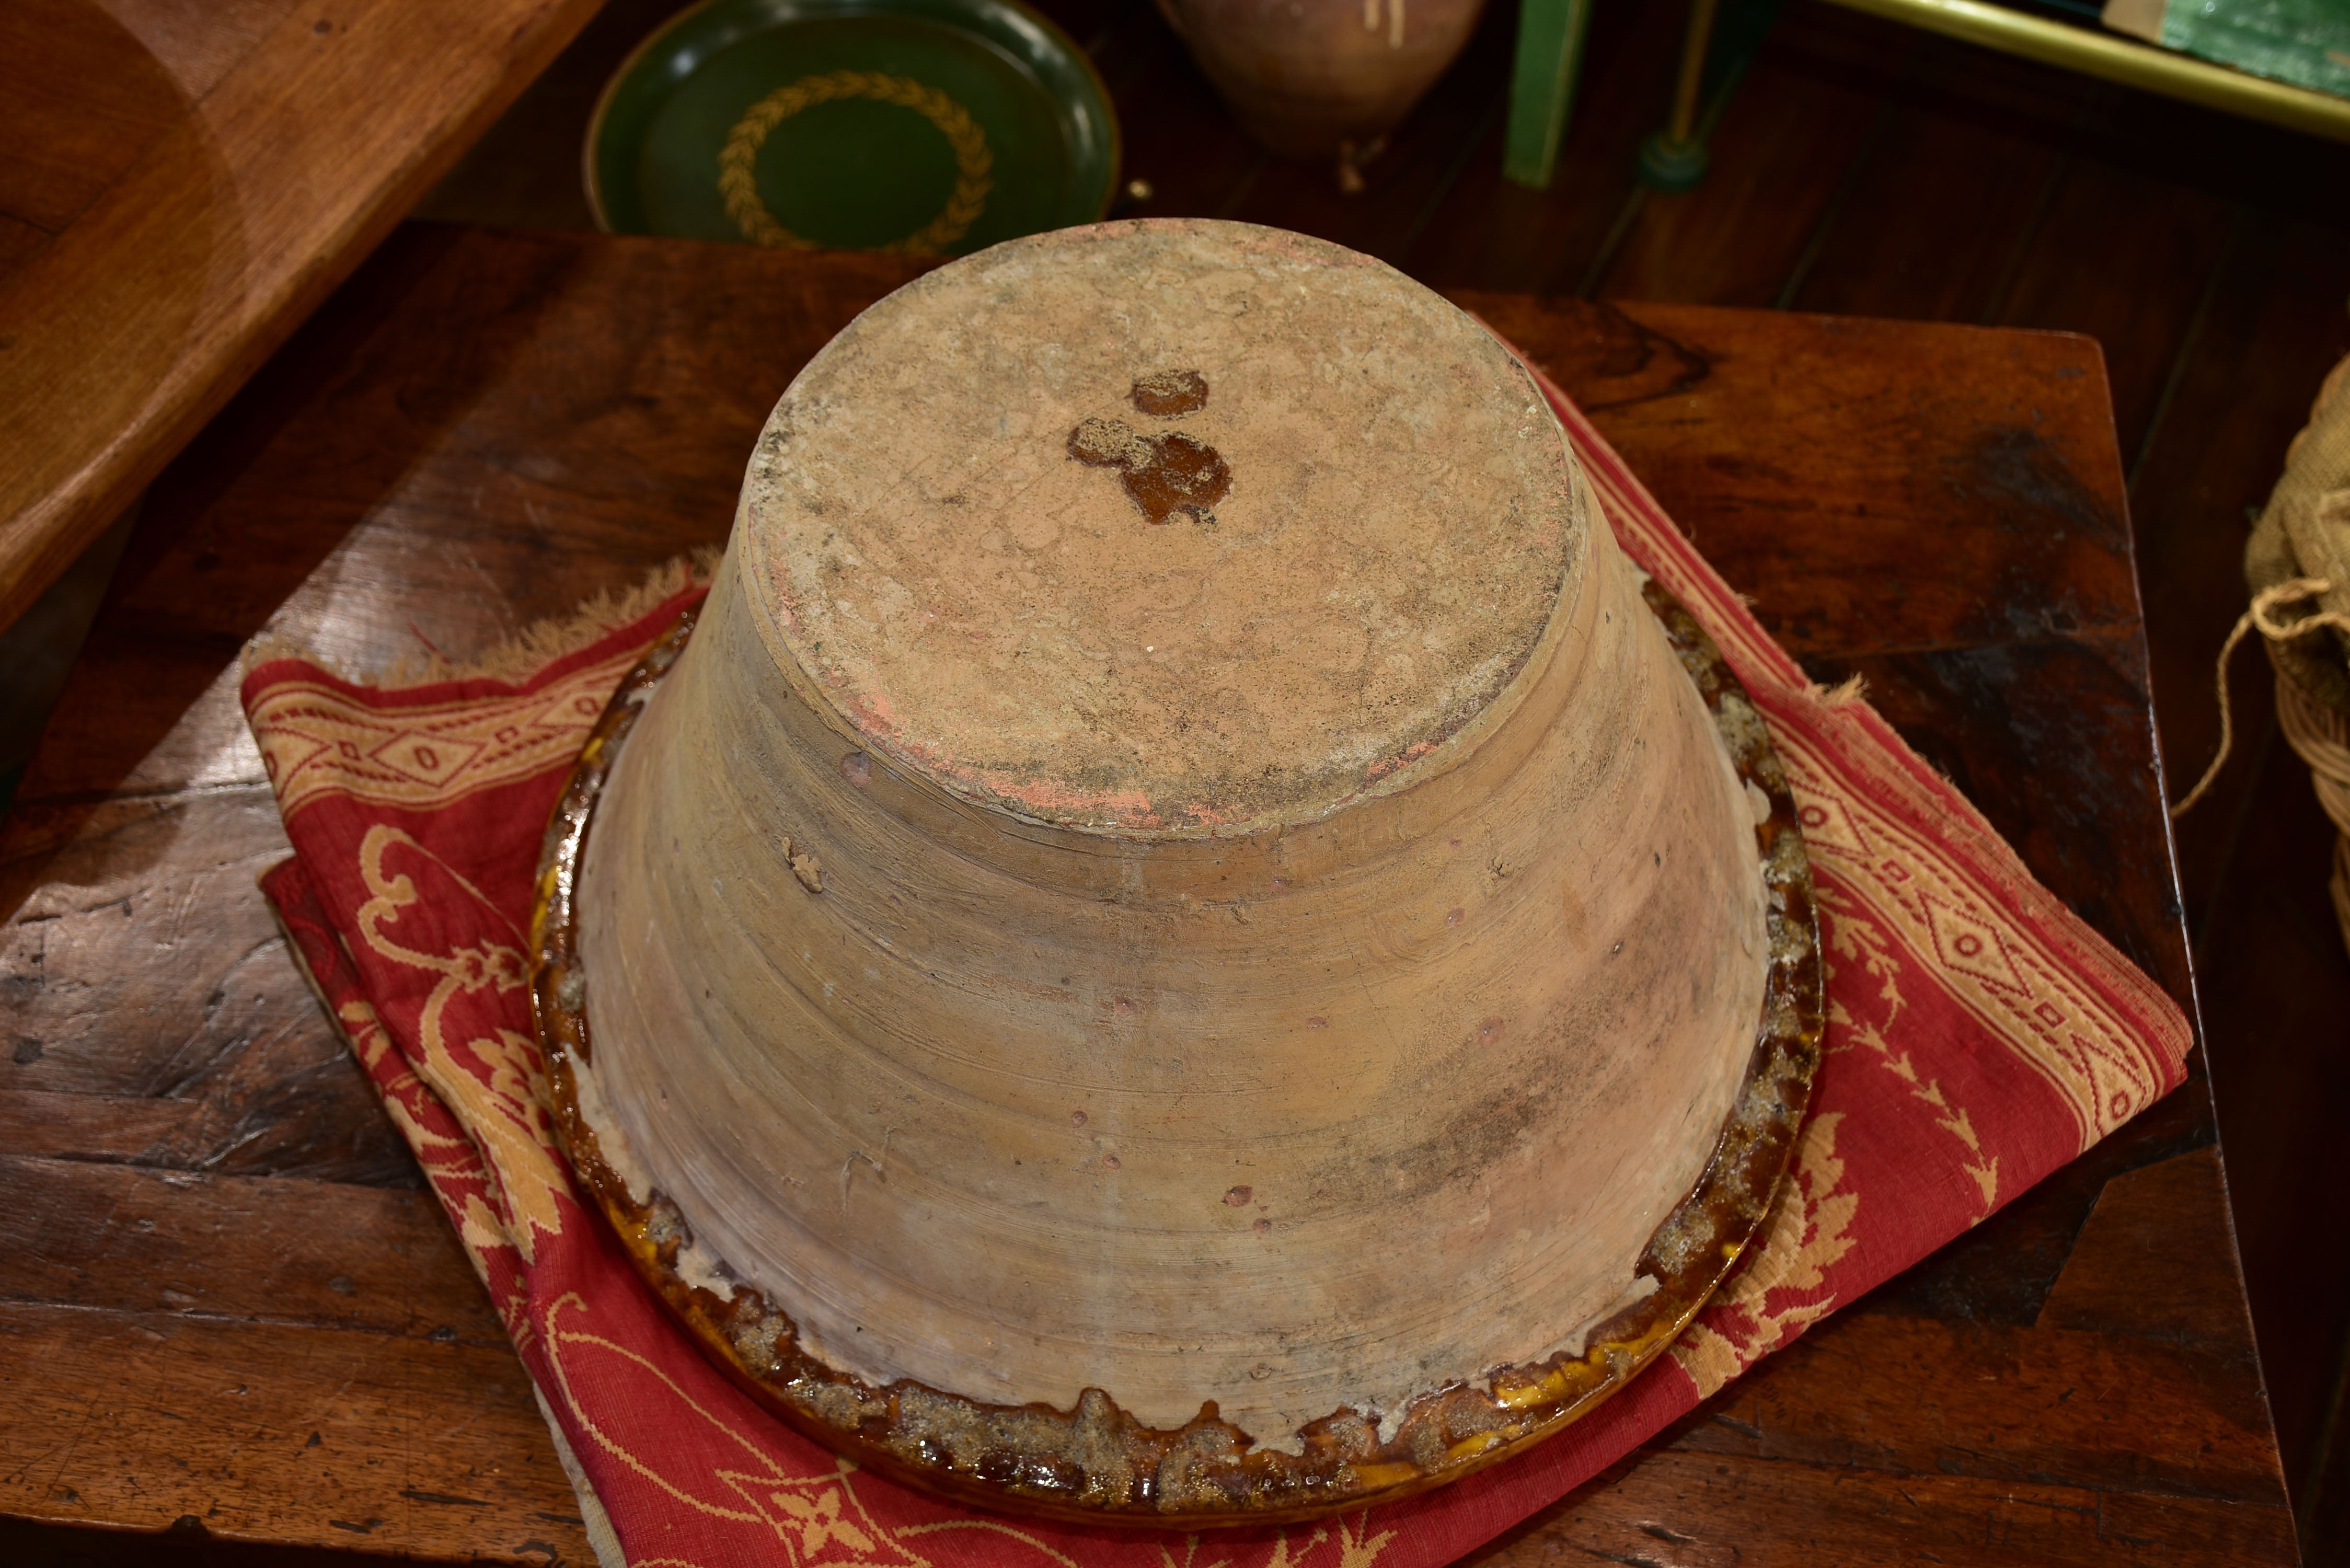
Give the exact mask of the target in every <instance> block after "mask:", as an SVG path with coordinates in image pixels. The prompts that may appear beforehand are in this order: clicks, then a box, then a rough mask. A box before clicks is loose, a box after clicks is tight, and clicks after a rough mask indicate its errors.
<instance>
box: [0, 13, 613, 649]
mask: <svg viewBox="0 0 2350 1568" xmlns="http://www.w3.org/2000/svg"><path fill="white" fill-rule="evenodd" d="M597 4H598V0H8V3H7V4H6V5H0V452H6V453H7V455H8V461H7V462H5V464H0V626H6V625H7V624H8V623H9V622H11V621H13V620H15V619H16V617H17V616H18V615H19V614H20V613H21V612H22V611H23V610H24V609H25V607H26V606H27V605H29V604H30V603H31V602H32V600H33V599H34V597H36V596H37V595H38V594H39V592H40V591H41V589H42V588H44V587H47V585H48V584H49V582H50V581H51V580H52V579H54V578H55V577H56V576H57V574H58V573H60V572H62V571H63V570H64V569H65V568H66V566H68V564H70V563H71V562H72V560H73V558H74V557H75V556H77V555H78V554H79V553H80V552H81V550H82V548H83V546H85V545H88V543H89V542H90V541H91V540H92V539H93V538H95V537H96V536H97V535H99V533H100V532H101V531H102V530H103V529H104V528H105V527H106V525H107V524H109V522H111V521H112V520H113V519H114V517H115V516H116V514H119V513H120V511H121V510H122V508H123V507H124V506H125V505H127V504H129V503H130V500H131V498H132V497H134V496H136V495H137V494H138V493H139V492H140V487H142V486H143V485H145V484H146V483H147V482H148V481H149V480H151V479H152V478H153V477H154V476H155V473H156V471H157V470H159V469H161V467H162V466H163V464H164V463H165V462H169V461H170V459H171V458H172V454H173V453H174V452H178V451H179V450H180V448H181V446H182V444H183V443H184V442H185V441H187V440H188V438H189V437H190V436H192V435H193V434H194V433H195V432H196V431H198V430H199V429H201V428H202V427H203V423H204V421H206V420H208V419H210V418H211V417H212V416H213V413H214V412H215V411H216V410H218V409H219V408H220V406H221V405H222V404H223V403H224V402H225V401H226V400H227V399H228V397H229V395H230V394H231V393H233V392H234V391H235V390H236V389H237V387H238V386H239V385H240V384H242V383H243V381H244V379H245V377H246V376H248V375H250V374H251V373H252V372H253V370H254V369H255V367H257V366H258V365H260V364H261V362H262V361H263V360H264V359H265V358H267V357H268V355H269V353H270V352H271V350H273V349H275V348H276V347H277V346H278V344H279V343H281V342H283V341H284V340H285V337H286V334H287V333H288V332H290V331H292V330H293V328H294V327H295V326H296V324H297V323H299V322H300V321H301V320H302V318H303V317H305V316H307V315H308V314H309V312H310V311H311V310H312V309H313V308H314V307H315V306H317V304H318V302H319V301H321V300H323V299H325V298H326V297H327V296H328V293H329V292H330V291H332V290H333V288H334V287H335V286H336V285H337V284H338V283H340V282H341V281H342V280H343V278H344V277H345V276H346V275H348V273H349V272H350V270H351V268H352V267H353V266H355V265H357V264H358V263H359V259H360V258H361V257H363V256H365V255H366V254H368V252H369V250H370V249H372V248H373V247H374V246H375V244H377V242H378V241H380V239H382V237H383V236H384V234H387V233H388V232H389V231H390V228H391V226H392V225H393V224H394V223H397V222H398V221H399V219H400V215H401V214H402V213H406V212H407V211H408V210H409V209H410V208H411V207H412V206H414V205H415V203H416V201H417V198H418V197H420V196H421V195H422V194H423V193H424V192H426V191H427V190H428V189H430V187H431V186H432V182H433V181H434V180H436V179H438V178H439V177H440V176H441V174H442V173H443V172H445V171H447V169H448V168H449V166H450V165H451V164H452V163H453V162H454V161H456V159H457V157H458V155H459V154H460V153H461V152H463V151H464V150H465V149H466V147H468V146H469V145H471V144H472V142H473V140H474V139H475V138H476V137H477V136H479V135H480V133H481V132H482V130H484V128H485V127H487V126H488V125H489V124H490V122H491V121H492V120H494V119H496V118H497V116H498V115H499V114H500V113H501V112H503V111H504V109H505V108H506V106H507V105H508V104H509V103H511V102H512V101H513V100H514V99H515V95H516V94H518V93H520V92H521V91H522V89H523V88H525V86H527V85H528V84H529V82H530V81H531V79H532V78H534V77H536V76H537V74H538V73H539V71H540V70H541V69H543V68H544V67H546V64H547V62H548V61H550V60H552V59H553V58H554V57H555V56H556V52H557V51H559V50H560V49H561V48H562V47H563V46H564V45H565V44H567V43H568V42H569V41H570V39H571V37H572V36H573V35H574V34H575V33H577V31H578V30H579V27H580V26H581V24H583V23H584V22H586V21H587V18H588V16H591V15H592V14H593V13H594V12H595V10H596V6H597Z"/></svg>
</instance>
